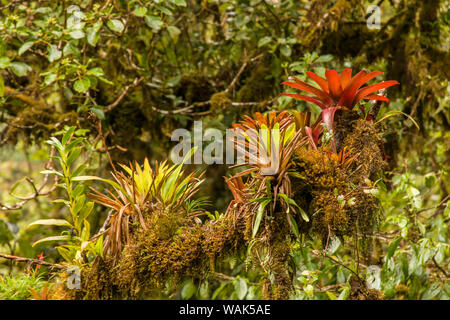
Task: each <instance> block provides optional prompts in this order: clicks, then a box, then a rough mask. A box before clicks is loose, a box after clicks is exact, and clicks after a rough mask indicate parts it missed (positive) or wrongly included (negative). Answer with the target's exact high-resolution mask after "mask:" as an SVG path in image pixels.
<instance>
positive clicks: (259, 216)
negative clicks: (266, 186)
mask: <svg viewBox="0 0 450 320" xmlns="http://www.w3.org/2000/svg"><path fill="white" fill-rule="evenodd" d="M270 202H271V199H266V200H264V201H263V202H261V204H260V205H259V208H258V212H257V213H256V218H255V223H254V225H253V232H252V238H254V237H255V236H256V234H257V233H258V229H259V225H260V224H261V219H262V216H263V213H264V209H265V208H266V206H267V205H268V204H269V203H270Z"/></svg>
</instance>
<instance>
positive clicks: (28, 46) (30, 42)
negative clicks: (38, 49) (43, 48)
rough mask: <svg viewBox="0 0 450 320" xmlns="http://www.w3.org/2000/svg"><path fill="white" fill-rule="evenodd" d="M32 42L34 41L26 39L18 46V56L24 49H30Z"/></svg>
mask: <svg viewBox="0 0 450 320" xmlns="http://www.w3.org/2000/svg"><path fill="white" fill-rule="evenodd" d="M33 44H34V41H27V42H25V43H24V44H23V45H22V46H21V47H20V48H19V51H18V52H17V53H18V54H19V56H21V55H22V54H23V53H24V52H25V51H27V50H28V49H30V48H31V47H32V46H33Z"/></svg>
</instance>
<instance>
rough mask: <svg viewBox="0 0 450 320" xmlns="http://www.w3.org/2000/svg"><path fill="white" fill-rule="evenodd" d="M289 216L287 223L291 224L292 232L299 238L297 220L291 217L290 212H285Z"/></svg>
mask: <svg viewBox="0 0 450 320" xmlns="http://www.w3.org/2000/svg"><path fill="white" fill-rule="evenodd" d="M287 215H288V218H289V224H290V225H291V228H292V232H293V233H294V234H295V237H297V238H300V232H299V231H298V226H297V222H295V219H294V218H293V217H292V215H291V214H290V213H288V214H287Z"/></svg>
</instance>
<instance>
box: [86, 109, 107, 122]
mask: <svg viewBox="0 0 450 320" xmlns="http://www.w3.org/2000/svg"><path fill="white" fill-rule="evenodd" d="M90 110H91V111H92V113H94V114H95V115H96V116H97V118H99V119H100V120H104V119H105V112H104V111H103V110H102V109H100V108H97V107H91V109H90Z"/></svg>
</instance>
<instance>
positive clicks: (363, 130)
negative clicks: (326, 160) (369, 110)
mask: <svg viewBox="0 0 450 320" xmlns="http://www.w3.org/2000/svg"><path fill="white" fill-rule="evenodd" d="M382 143H383V141H382V140H381V138H380V137H379V134H378V132H377V130H376V129H375V126H374V124H373V123H372V122H370V121H365V120H363V119H359V120H357V121H356V122H355V125H354V129H353V131H352V132H351V133H350V134H348V135H347V136H346V137H345V140H344V145H345V146H347V147H348V148H349V150H351V155H352V156H353V155H356V154H358V157H357V158H356V160H355V165H356V167H357V168H359V171H358V174H357V176H358V177H360V178H361V179H368V178H370V179H372V180H375V179H376V176H377V175H378V174H379V173H380V172H381V171H382V169H383V168H385V166H386V163H385V161H384V159H383V155H382V153H381V149H380V145H382Z"/></svg>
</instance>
